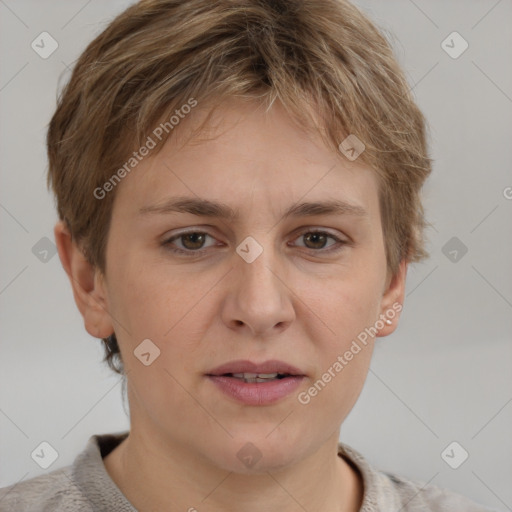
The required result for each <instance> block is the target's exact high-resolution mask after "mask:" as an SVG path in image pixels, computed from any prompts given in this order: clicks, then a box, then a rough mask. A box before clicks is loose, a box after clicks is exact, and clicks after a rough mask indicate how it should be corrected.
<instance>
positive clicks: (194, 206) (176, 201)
mask: <svg viewBox="0 0 512 512" xmlns="http://www.w3.org/2000/svg"><path fill="white" fill-rule="evenodd" d="M169 213H190V214H192V215H198V216H201V217H216V218H220V219H224V220H227V221H234V220H237V219H238V218H239V217H240V214H239V210H238V209H233V208H231V207H230V206H228V205H226V204H224V203H219V202H214V201H209V200H208V199H197V198H191V197H173V198H170V199H167V200H165V201H164V202H162V203H160V204H156V205H152V206H145V207H143V208H140V210H139V214H141V215H146V214H169ZM333 214H337V215H353V216H357V217H367V216H368V212H367V211H366V210H365V209H364V208H363V207H362V206H359V205H354V204H350V203H347V202H346V201H342V200H327V201H322V202H309V203H306V202H302V203H298V204H294V205H292V206H290V207H289V208H288V209H287V210H286V211H285V212H284V214H283V219H285V218H288V217H312V216H314V215H333Z"/></svg>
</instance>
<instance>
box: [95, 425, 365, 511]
mask: <svg viewBox="0 0 512 512" xmlns="http://www.w3.org/2000/svg"><path fill="white" fill-rule="evenodd" d="M335 434H336V435H335V436H332V437H331V438H329V439H328V441H327V442H326V443H324V444H323V445H322V446H321V447H320V448H319V449H318V450H317V451H316V452H315V453H313V454H312V455H310V456H308V457H306V458H305V459H303V460H301V461H300V462H298V463H296V464H294V465H293V466H292V467H286V468H284V469H280V470H278V471H267V472H264V473H257V474H240V473H234V472H229V471H225V470H223V469H220V468H218V467H216V466H214V465H212V464H211V462H210V461H205V460H204V459H202V458H201V457H200V456H197V455H195V454H193V453H190V451H189V450H187V448H184V447H183V446H180V445H177V446H174V445H172V446H170V445H169V443H168V442H165V444H164V443H163V442H161V440H160V439H159V438H158V436H141V435H139V433H138V432H137V430H134V429H133V428H132V430H131V432H130V435H129V436H128V437H127V438H126V439H125V441H123V442H122V443H121V444H120V445H119V446H118V447H117V448H116V449H114V450H113V451H112V452H111V453H110V454H109V455H108V456H107V457H105V459H104V464H105V467H106V470H107V472H108V473H109V474H110V476H111V478H112V479H113V481H114V482H115V483H116V484H117V486H118V487H119V488H120V489H121V491H122V492H123V494H124V495H125V496H126V497H127V499H128V500H129V501H130V502H131V503H132V505H133V506H134V507H135V508H136V509H137V510H138V511H139V512H146V511H149V510H168V511H169V512H178V511H180V512H182V511H189V512H194V511H195V510H197V512H210V511H212V512H213V511H218V510H223V511H225V512H235V511H238V510H240V508H241V505H242V504H243V509H244V511H245V512H256V511H260V510H262V509H263V510H267V511H269V512H272V511H276V512H277V511H279V512H292V511H297V510H300V509H302V510H317V511H322V512H324V511H325V512H327V511H331V512H332V511H336V512H337V511H339V512H357V511H358V510H359V508H360V505H361V502H362V497H363V485H362V479H361V477H360V475H359V473H358V471H357V470H356V469H355V468H354V467H352V465H351V464H349V463H347V461H345V460H344V459H343V458H341V457H339V456H338V455H337V442H338V434H339V433H338V432H336V433H335ZM141 475H143V476H142V477H141Z"/></svg>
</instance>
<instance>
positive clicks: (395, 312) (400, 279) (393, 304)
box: [377, 260, 408, 337]
mask: <svg viewBox="0 0 512 512" xmlns="http://www.w3.org/2000/svg"><path fill="white" fill-rule="evenodd" d="M407 268H408V262H407V261H406V260H402V261H401V262H400V265H399V267H398V270H397V272H396V273H395V275H394V276H392V277H391V278H390V279H388V281H389V282H388V283H387V286H386V289H385V291H384V294H383V296H382V301H381V312H380V316H379V319H380V320H381V321H382V324H383V328H382V329H379V332H378V334H377V336H378V337H384V336H388V335H390V334H391V333H392V332H394V330H395V329H396V328H397V327H398V320H399V318H400V313H401V311H402V309H403V303H404V298H405V281H406V276H407Z"/></svg>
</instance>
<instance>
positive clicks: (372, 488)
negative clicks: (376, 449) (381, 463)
mask: <svg viewBox="0 0 512 512" xmlns="http://www.w3.org/2000/svg"><path fill="white" fill-rule="evenodd" d="M338 454H339V455H340V456H342V457H344V458H345V459H346V460H347V461H349V462H350V463H352V464H353V465H354V466H355V467H356V468H357V469H358V470H359V473H360V474H361V476H362V479H363V483H364V496H363V504H362V506H361V510H360V512H376V511H379V512H388V511H389V512H396V511H397V510H400V511H401V512H455V511H457V512H459V511H464V512H492V510H491V509H489V508H485V507H484V506H482V505H478V504H477V503H474V502H473V501H471V500H469V499H468V498H466V497H464V496H462V495H460V494H457V493H455V492H452V491H448V490H446V489H442V488H440V487H437V486H436V485H432V484H425V483H424V482H419V481H413V480H409V479H406V478H403V477H400V476H398V475H395V474H392V473H387V472H383V471H379V470H377V469H375V468H373V467H372V466H371V465H370V464H369V463H368V461H367V460H366V459H365V458H364V457H363V456H362V455H361V454H360V453H358V452H357V451H356V450H354V449H353V448H351V447H349V446H347V445H345V444H342V443H340V444H339V446H338Z"/></svg>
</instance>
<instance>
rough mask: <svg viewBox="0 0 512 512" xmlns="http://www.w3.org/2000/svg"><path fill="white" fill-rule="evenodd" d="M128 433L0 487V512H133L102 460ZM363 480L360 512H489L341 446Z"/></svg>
mask: <svg viewBox="0 0 512 512" xmlns="http://www.w3.org/2000/svg"><path fill="white" fill-rule="evenodd" d="M127 435H128V432H121V433H116V434H105V435H95V436H92V437H91V438H90V439H89V441H88V443H87V445H86V447H85V449H84V450H83V451H82V452H81V453H80V454H79V455H78V456H77V457H76V459H75V461H74V462H73V464H72V465H70V466H66V467H64V468H61V469H57V470H54V471H51V472H49V473H47V474H45V475H41V476H38V477H35V478H31V479H29V480H27V481H25V482H18V483H17V484H14V485H11V486H9V487H4V488H2V489H0V511H1V512H14V511H16V512H61V511H69V512H137V511H136V509H135V508H134V507H133V505H131V503H130V502H129V501H128V500H127V499H126V497H125V496H124V495H123V493H122V492H121V491H120V489H119V488H118V487H117V486H116V484H115V483H114V482H113V480H112V479H111V478H110V476H109V474H108V473H107V471H106V469H105V466H104V464H103V457H105V456H106V455H107V454H108V453H110V451H112V450H113V449H114V448H115V447H116V446H117V445H118V444H119V443H120V442H121V441H122V440H123V439H124V438H125V437H126V436H127ZM338 453H339V454H340V455H343V456H344V457H345V458H346V459H348V460H349V461H350V462H352V463H353V464H354V465H355V466H356V467H357V468H358V469H359V471H360V472H361V474H362V476H363V481H364V500H363V504H362V507H361V509H360V512H398V511H400V512H420V511H421V512H448V511H450V512H451V511H457V512H489V510H490V509H486V508H484V507H482V506H480V505H477V504H475V503H473V502H471V501H469V500H468V499H466V498H464V497H462V496H460V495H458V494H455V493H452V492H449V491H445V490H442V489H439V488H438V487H435V486H433V485H427V486H424V485H423V484H421V483H419V482H412V481H409V480H405V479H403V478H400V477H397V476H394V475H391V474H388V473H383V472H380V471H378V470H376V469H374V468H372V467H371V466H370V465H369V464H368V462H367V461H366V460H365V459H364V458H363V457H362V455H360V454H359V453H358V452H356V451H355V450H353V449H352V448H350V447H349V446H347V445H344V444H342V443H340V444H339V449H338Z"/></svg>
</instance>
